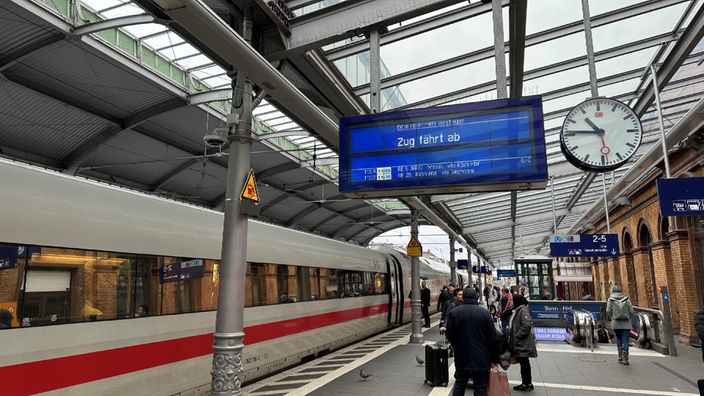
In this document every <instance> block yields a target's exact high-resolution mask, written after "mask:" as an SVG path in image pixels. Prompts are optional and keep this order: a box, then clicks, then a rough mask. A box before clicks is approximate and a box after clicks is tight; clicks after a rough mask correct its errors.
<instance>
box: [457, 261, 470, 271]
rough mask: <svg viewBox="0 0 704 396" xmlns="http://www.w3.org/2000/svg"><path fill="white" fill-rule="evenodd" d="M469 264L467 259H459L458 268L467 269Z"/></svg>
mask: <svg viewBox="0 0 704 396" xmlns="http://www.w3.org/2000/svg"><path fill="white" fill-rule="evenodd" d="M468 265H469V264H468V262H467V259H459V260H457V269H467V266H468Z"/></svg>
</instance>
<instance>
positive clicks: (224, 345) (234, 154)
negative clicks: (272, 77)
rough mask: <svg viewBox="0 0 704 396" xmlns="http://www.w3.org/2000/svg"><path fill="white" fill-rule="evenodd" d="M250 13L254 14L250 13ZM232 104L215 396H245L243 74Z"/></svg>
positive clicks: (246, 115)
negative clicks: (235, 111) (235, 110)
mask: <svg viewBox="0 0 704 396" xmlns="http://www.w3.org/2000/svg"><path fill="white" fill-rule="evenodd" d="M247 10H249V9H247ZM243 30H244V32H243V33H244V37H245V39H247V40H248V41H251V37H252V33H251V32H252V22H251V16H250V15H249V13H248V12H246V14H245V22H244V29H243ZM233 85H234V87H233V92H234V94H233V96H234V98H233V102H234V103H235V104H237V103H238V100H239V99H241V111H240V116H239V123H238V124H237V125H236V126H234V129H235V130H234V132H233V133H232V134H231V135H230V136H229V139H230V156H229V159H228V164H227V169H228V171H227V173H228V178H227V191H226V197H225V205H224V210H225V221H224V224H223V238H222V256H221V257H222V259H221V262H220V268H219V272H220V284H219V290H218V310H217V315H216V318H215V334H213V368H212V372H211V384H210V386H211V392H210V394H211V395H240V394H241V392H240V387H241V385H242V381H241V380H240V374H241V373H242V371H243V367H242V348H243V347H244V332H243V329H244V288H245V276H246V267H247V266H246V263H247V225H248V224H247V215H245V214H244V213H241V212H240V207H239V205H240V193H241V192H242V189H243V188H244V185H245V183H246V181H247V176H248V174H249V168H250V151H251V146H252V138H251V128H252V117H251V115H252V95H251V93H252V84H251V83H250V82H249V80H248V79H246V77H245V76H242V75H241V73H240V74H238V77H237V83H235V84H233Z"/></svg>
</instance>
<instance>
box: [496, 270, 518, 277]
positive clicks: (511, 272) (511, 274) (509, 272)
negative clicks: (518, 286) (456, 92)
mask: <svg viewBox="0 0 704 396" xmlns="http://www.w3.org/2000/svg"><path fill="white" fill-rule="evenodd" d="M515 276H516V270H496V277H497V278H513V277H515Z"/></svg>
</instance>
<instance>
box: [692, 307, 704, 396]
mask: <svg viewBox="0 0 704 396" xmlns="http://www.w3.org/2000/svg"><path fill="white" fill-rule="evenodd" d="M694 328H695V329H696V330H697V335H698V336H699V339H700V340H701V342H702V361H704V308H702V309H700V310H699V312H697V313H696V314H695V315H694ZM697 387H699V394H700V395H704V379H700V380H698V381H697Z"/></svg>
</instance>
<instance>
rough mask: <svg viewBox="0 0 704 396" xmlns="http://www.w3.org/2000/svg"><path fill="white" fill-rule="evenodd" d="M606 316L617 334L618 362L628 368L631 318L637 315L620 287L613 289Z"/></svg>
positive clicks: (607, 304)
mask: <svg viewBox="0 0 704 396" xmlns="http://www.w3.org/2000/svg"><path fill="white" fill-rule="evenodd" d="M606 314H607V315H608V317H609V318H611V328H612V329H613V331H614V333H616V347H618V362H619V363H621V364H623V365H625V366H627V365H628V364H629V363H628V336H629V334H630V333H631V317H632V316H633V315H635V314H636V313H635V311H634V310H633V305H631V301H630V300H629V299H628V297H626V296H624V295H623V289H621V287H620V286H615V285H614V287H612V288H611V296H610V297H609V300H608V301H607V302H606Z"/></svg>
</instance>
